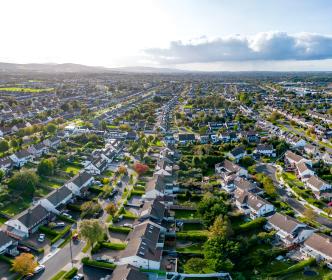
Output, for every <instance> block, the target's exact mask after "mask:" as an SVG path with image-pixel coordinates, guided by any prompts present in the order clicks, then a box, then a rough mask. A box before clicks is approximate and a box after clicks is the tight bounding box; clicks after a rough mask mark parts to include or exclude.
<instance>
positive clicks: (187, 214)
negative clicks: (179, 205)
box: [174, 210, 199, 219]
mask: <svg viewBox="0 0 332 280" xmlns="http://www.w3.org/2000/svg"><path fill="white" fill-rule="evenodd" d="M174 212H175V218H176V219H198V218H199V217H198V214H197V211H190V210H175V211H174Z"/></svg>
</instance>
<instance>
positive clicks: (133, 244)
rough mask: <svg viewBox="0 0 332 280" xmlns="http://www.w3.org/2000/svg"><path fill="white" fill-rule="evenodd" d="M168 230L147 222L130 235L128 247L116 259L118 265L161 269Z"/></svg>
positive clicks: (136, 227) (135, 228)
mask: <svg viewBox="0 0 332 280" xmlns="http://www.w3.org/2000/svg"><path fill="white" fill-rule="evenodd" d="M165 232H166V229H165V228H164V227H162V226H160V225H157V224H156V223H153V222H151V221H145V222H143V223H141V224H139V225H137V226H135V227H134V229H133V230H132V231H131V232H130V233H129V235H128V237H127V239H126V241H127V247H126V249H124V250H123V251H121V253H120V256H119V257H118V258H116V259H115V263H116V264H118V265H124V264H130V265H132V266H135V267H137V268H142V269H157V270H159V269H160V263H161V258H162V252H163V247H164V241H165Z"/></svg>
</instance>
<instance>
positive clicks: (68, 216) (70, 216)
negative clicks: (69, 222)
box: [62, 213, 72, 219]
mask: <svg viewBox="0 0 332 280" xmlns="http://www.w3.org/2000/svg"><path fill="white" fill-rule="evenodd" d="M62 216H65V217H67V218H69V219H71V218H72V215H69V214H68V213H62Z"/></svg>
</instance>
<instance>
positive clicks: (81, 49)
mask: <svg viewBox="0 0 332 280" xmlns="http://www.w3.org/2000/svg"><path fill="white" fill-rule="evenodd" d="M0 10H1V11H2V13H1V17H0V34H1V39H0V61H1V62H13V63H80V64H85V65H92V66H105V67H123V66H152V67H168V68H178V69H186V70H202V71H252V70H272V71H287V70H291V71H307V70H330V71H332V19H331V18H332V17H331V15H332V1H330V0H139V1H138V0H117V1H115V0H57V1H51V0H29V1H26V0H2V1H0Z"/></svg>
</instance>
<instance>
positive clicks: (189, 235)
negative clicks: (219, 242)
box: [176, 231, 208, 241]
mask: <svg viewBox="0 0 332 280" xmlns="http://www.w3.org/2000/svg"><path fill="white" fill-rule="evenodd" d="M176 238H177V239H180V240H189V241H206V240H207V238H208V234H207V233H206V232H203V231H202V232H190V231H188V232H178V233H176Z"/></svg>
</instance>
